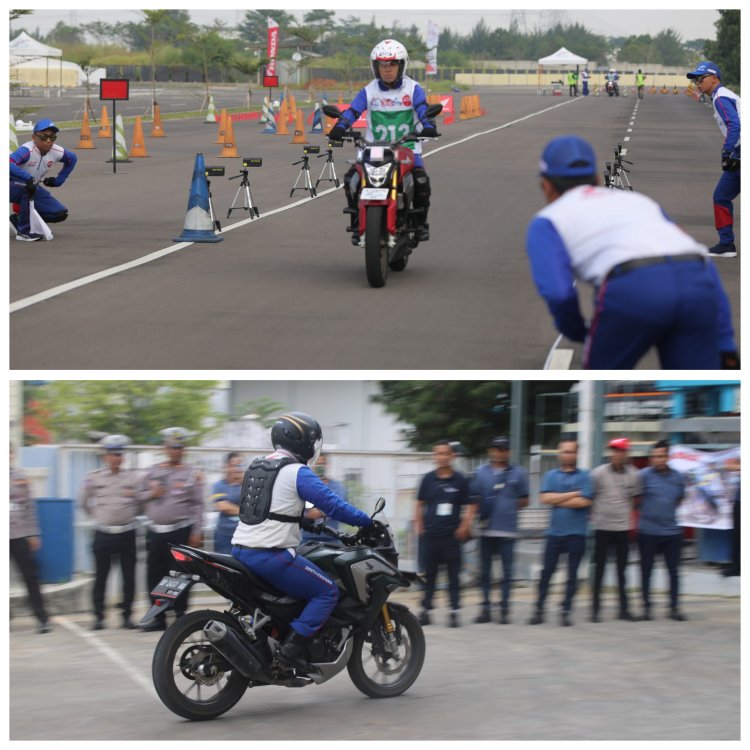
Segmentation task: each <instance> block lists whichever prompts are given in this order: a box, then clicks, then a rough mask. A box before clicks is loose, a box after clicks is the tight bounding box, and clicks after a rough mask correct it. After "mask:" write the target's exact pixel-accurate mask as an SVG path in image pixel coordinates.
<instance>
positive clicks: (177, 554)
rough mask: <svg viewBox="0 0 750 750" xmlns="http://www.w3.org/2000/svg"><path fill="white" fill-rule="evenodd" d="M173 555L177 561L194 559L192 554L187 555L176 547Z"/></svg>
mask: <svg viewBox="0 0 750 750" xmlns="http://www.w3.org/2000/svg"><path fill="white" fill-rule="evenodd" d="M172 557H174V559H175V560H177V562H190V560H191V559H192V558H191V557H190V555H186V554H185V553H184V552H180V551H179V550H176V549H173V550H172Z"/></svg>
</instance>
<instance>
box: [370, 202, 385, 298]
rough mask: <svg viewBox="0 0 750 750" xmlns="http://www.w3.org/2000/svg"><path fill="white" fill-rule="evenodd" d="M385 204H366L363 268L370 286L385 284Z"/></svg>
mask: <svg viewBox="0 0 750 750" xmlns="http://www.w3.org/2000/svg"><path fill="white" fill-rule="evenodd" d="M385 217H386V209H385V206H368V208H367V219H366V221H367V223H366V225H365V269H366V271H367V281H368V283H369V284H370V286H373V287H376V288H377V287H381V286H385V282H386V279H387V278H388V240H387V235H388V232H387V231H386V227H385Z"/></svg>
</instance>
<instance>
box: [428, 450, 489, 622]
mask: <svg viewBox="0 0 750 750" xmlns="http://www.w3.org/2000/svg"><path fill="white" fill-rule="evenodd" d="M432 455H433V458H434V460H435V464H436V469H435V470H434V471H431V472H429V473H428V474H426V475H425V476H424V477H423V478H422V483H421V484H420V487H419V491H418V492H417V507H416V513H415V516H414V527H415V529H416V532H417V535H418V537H419V541H420V546H421V547H422V551H423V553H424V563H425V579H426V584H425V591H424V598H423V600H422V612H421V613H420V615H419V622H420V623H421V624H422V625H429V624H430V610H431V609H432V600H433V597H434V595H435V584H436V580H437V575H438V570H439V569H440V567H441V566H443V565H444V566H445V567H446V568H447V571H448V588H449V593H450V604H451V612H450V618H449V625H450V627H452V628H457V627H458V626H459V625H460V622H459V616H458V613H459V610H460V608H461V594H460V581H459V576H460V572H461V544H462V542H465V541H466V540H467V539H469V538H470V537H471V525H472V521H473V518H474V514H475V512H476V504H472V503H470V500H469V482H468V480H467V478H466V477H465V476H464V475H463V474H462V473H461V472H459V471H456V470H455V469H454V468H453V462H454V460H455V458H456V454H455V451H454V450H453V446H452V445H451V444H450V443H449V442H448V441H447V440H443V441H440V442H438V443H436V444H435V445H434V446H433V449H432Z"/></svg>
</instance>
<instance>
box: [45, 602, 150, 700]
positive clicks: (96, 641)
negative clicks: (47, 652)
mask: <svg viewBox="0 0 750 750" xmlns="http://www.w3.org/2000/svg"><path fill="white" fill-rule="evenodd" d="M55 622H56V623H60V625H62V626H63V627H64V628H66V629H67V630H69V631H70V632H71V633H73V634H74V635H77V636H78V637H79V638H83V639H84V640H85V641H88V643H89V644H90V645H91V646H93V647H94V648H95V649H96V650H97V651H99V653H101V654H102V655H103V656H105V657H106V658H107V659H109V660H110V661H111V662H112V663H113V664H114V665H115V666H116V667H117V668H118V670H119V671H120V672H121V673H125V674H126V675H128V677H130V678H131V679H132V680H133V681H134V682H135V683H136V684H137V685H138V687H140V688H143V689H144V690H145V691H146V692H147V693H149V694H150V695H151V696H153V697H154V698H155V699H156V700H159V696H158V695H157V694H156V690H155V688H154V685H153V683H152V682H151V680H149V679H148V678H146V677H144V676H143V675H142V674H141V673H140V672H139V671H138V670H137V669H135V667H133V665H132V664H131V663H130V662H128V661H127V659H125V658H124V657H122V656H120V654H118V653H117V651H115V650H114V649H113V648H110V647H109V646H108V645H107V644H106V643H104V642H103V641H102V640H101V638H99V637H98V636H97V635H96V634H95V633H92V632H89V631H87V630H84V629H83V628H81V627H80V626H79V625H76V623H74V622H73V621H72V620H68V618H67V617H64V616H60V615H58V616H56V617H55ZM128 632H132V631H128Z"/></svg>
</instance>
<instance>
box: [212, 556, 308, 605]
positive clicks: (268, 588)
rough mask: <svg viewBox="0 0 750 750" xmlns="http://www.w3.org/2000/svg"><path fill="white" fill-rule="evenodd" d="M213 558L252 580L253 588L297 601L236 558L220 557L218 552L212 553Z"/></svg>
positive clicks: (280, 597)
mask: <svg viewBox="0 0 750 750" xmlns="http://www.w3.org/2000/svg"><path fill="white" fill-rule="evenodd" d="M211 557H212V558H213V559H214V560H216V562H218V563H221V564H222V565H226V567H227V568H232V570H236V571H237V572H238V573H242V574H243V575H244V576H245V577H246V578H249V579H250V581H251V583H252V584H253V586H255V587H256V588H259V589H261V590H262V591H265V592H266V593H267V594H272V595H273V596H276V597H278V598H279V599H283V598H287V599H289V600H290V601H296V599H294V597H290V596H289V594H287V593H286V592H285V591H281V590H279V589H277V588H276V587H275V586H273V585H272V584H270V583H269V582H268V581H267V580H266V579H265V578H261V577H260V576H259V575H257V574H256V573H254V572H253V571H252V570H250V568H248V567H247V565H243V564H242V563H241V562H240V561H239V560H238V559H237V558H236V557H232V555H220V554H218V553H216V552H214V553H212V554H211Z"/></svg>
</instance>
